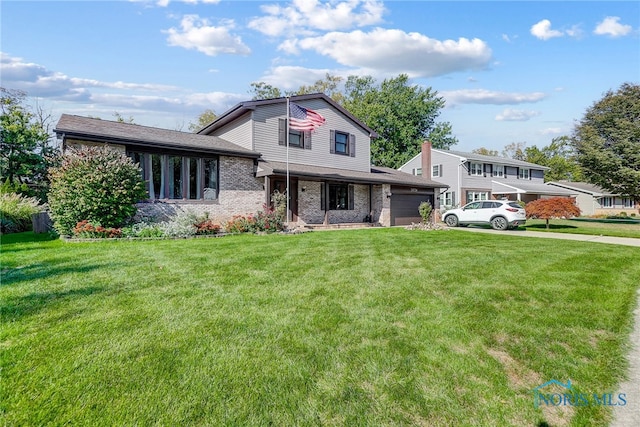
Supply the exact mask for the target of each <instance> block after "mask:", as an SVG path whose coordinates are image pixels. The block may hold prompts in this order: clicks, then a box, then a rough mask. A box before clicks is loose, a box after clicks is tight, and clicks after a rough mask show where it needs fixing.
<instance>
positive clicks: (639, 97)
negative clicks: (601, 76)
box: [572, 83, 640, 200]
mask: <svg viewBox="0 0 640 427" xmlns="http://www.w3.org/2000/svg"><path fill="white" fill-rule="evenodd" d="M572 143H573V146H574V147H575V150H576V154H577V160H578V163H580V165H581V166H582V168H583V170H584V174H585V176H586V177H587V179H588V180H589V181H591V182H592V183H593V184H597V185H599V186H601V187H603V188H605V189H607V190H609V191H611V192H613V193H616V194H623V195H626V196H630V197H633V198H634V199H636V200H639V199H640V85H637V84H631V83H624V84H623V85H622V86H620V88H619V89H618V90H617V91H616V92H613V91H611V90H609V91H608V92H607V93H605V94H604V96H603V98H602V99H600V100H599V101H597V102H595V103H594V104H593V105H592V106H591V107H590V108H589V109H588V110H587V112H586V113H585V115H584V117H583V118H582V120H581V121H580V122H579V123H578V124H577V125H576V127H575V128H574V132H573V138H572Z"/></svg>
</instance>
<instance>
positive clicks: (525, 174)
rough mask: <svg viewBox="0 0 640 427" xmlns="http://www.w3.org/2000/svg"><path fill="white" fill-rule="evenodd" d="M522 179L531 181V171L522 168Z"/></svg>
mask: <svg viewBox="0 0 640 427" xmlns="http://www.w3.org/2000/svg"><path fill="white" fill-rule="evenodd" d="M518 177H519V178H520V179H531V173H530V171H529V169H524V168H520V173H519V175H518Z"/></svg>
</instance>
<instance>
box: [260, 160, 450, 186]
mask: <svg viewBox="0 0 640 427" xmlns="http://www.w3.org/2000/svg"><path fill="white" fill-rule="evenodd" d="M258 168H259V169H258V173H257V176H259V177H260V176H269V175H286V173H287V164H286V163H284V162H270V161H260V162H259V163H258ZM289 175H291V176H295V177H299V178H317V179H326V180H335V181H349V182H356V183H362V184H393V185H408V186H413V187H423V188H425V187H429V188H433V187H437V188H445V187H448V186H447V185H445V184H442V183H439V182H435V181H431V180H430V179H427V178H423V177H422V176H416V175H411V174H408V173H405V172H401V171H399V170H396V169H390V168H384V167H379V166H371V172H360V171H352V170H346V169H334V168H327V167H323V166H311V165H301V164H298V163H289Z"/></svg>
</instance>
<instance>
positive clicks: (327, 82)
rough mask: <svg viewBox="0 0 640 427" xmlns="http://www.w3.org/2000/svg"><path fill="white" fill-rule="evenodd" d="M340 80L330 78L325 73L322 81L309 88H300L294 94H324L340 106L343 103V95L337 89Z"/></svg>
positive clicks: (336, 77)
mask: <svg viewBox="0 0 640 427" xmlns="http://www.w3.org/2000/svg"><path fill="white" fill-rule="evenodd" d="M342 80H343V79H342V77H338V76H332V75H331V74H329V73H327V74H326V75H325V78H324V79H320V80H318V81H316V82H315V83H314V84H312V85H310V86H300V88H299V89H298V90H297V91H296V93H295V94H296V95H306V94H309V93H324V94H325V95H327V96H328V97H330V98H331V99H333V100H334V101H336V102H337V103H338V104H342V103H343V101H344V93H343V92H342V91H341V90H340V89H339V87H340V84H341V83H342Z"/></svg>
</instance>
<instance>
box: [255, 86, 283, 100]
mask: <svg viewBox="0 0 640 427" xmlns="http://www.w3.org/2000/svg"><path fill="white" fill-rule="evenodd" d="M249 93H252V94H253V97H252V98H251V99H252V100H254V101H256V100H259V99H271V98H280V97H281V96H284V95H283V92H282V91H281V90H280V89H279V88H277V87H275V86H271V85H270V84H267V83H265V82H254V83H251V90H249Z"/></svg>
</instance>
